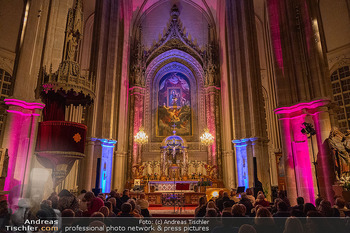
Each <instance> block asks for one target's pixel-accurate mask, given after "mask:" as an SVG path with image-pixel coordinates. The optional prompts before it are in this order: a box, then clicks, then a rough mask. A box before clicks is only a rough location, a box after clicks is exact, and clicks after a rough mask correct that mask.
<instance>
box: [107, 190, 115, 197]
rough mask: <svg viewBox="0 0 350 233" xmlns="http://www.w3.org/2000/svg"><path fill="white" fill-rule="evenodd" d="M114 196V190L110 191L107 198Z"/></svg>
mask: <svg viewBox="0 0 350 233" xmlns="http://www.w3.org/2000/svg"><path fill="white" fill-rule="evenodd" d="M116 194H117V192H116V191H114V190H112V191H110V192H109V196H110V197H115V196H116Z"/></svg>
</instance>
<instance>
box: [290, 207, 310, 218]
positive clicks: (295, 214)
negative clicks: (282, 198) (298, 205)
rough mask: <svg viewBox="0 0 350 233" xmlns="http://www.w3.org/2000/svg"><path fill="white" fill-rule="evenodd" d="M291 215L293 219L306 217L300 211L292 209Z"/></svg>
mask: <svg viewBox="0 0 350 233" xmlns="http://www.w3.org/2000/svg"><path fill="white" fill-rule="evenodd" d="M290 215H291V216H293V217H297V218H301V217H305V216H306V215H305V214H304V212H303V211H301V210H299V209H292V211H291V213H290Z"/></svg>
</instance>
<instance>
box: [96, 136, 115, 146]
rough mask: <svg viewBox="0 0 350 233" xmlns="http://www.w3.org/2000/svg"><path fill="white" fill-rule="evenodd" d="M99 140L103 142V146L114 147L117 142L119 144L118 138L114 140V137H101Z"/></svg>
mask: <svg viewBox="0 0 350 233" xmlns="http://www.w3.org/2000/svg"><path fill="white" fill-rule="evenodd" d="M98 140H99V141H100V142H101V146H103V147H113V148H114V146H115V144H117V140H113V139H103V138H100V139H98Z"/></svg>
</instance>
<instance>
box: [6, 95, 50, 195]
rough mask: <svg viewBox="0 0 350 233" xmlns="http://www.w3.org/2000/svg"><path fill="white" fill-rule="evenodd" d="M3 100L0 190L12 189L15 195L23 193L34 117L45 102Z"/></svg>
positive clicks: (34, 131) (32, 145)
mask: <svg viewBox="0 0 350 233" xmlns="http://www.w3.org/2000/svg"><path fill="white" fill-rule="evenodd" d="M4 101H5V104H6V105H8V106H9V109H8V110H7V112H8V113H7V114H8V115H7V119H6V127H5V131H4V139H3V144H2V147H3V148H8V155H9V163H8V172H7V177H6V180H5V187H4V190H5V191H11V190H12V189H14V191H15V193H16V194H15V195H19V196H21V197H23V196H24V194H25V191H26V190H25V185H26V184H28V181H29V180H28V179H29V173H30V168H31V165H30V162H31V160H32V156H33V154H34V150H35V142H36V134H37V128H38V119H39V116H40V114H41V110H42V109H43V108H44V106H45V105H44V104H42V103H28V102H25V101H22V100H17V99H5V100H4Z"/></svg>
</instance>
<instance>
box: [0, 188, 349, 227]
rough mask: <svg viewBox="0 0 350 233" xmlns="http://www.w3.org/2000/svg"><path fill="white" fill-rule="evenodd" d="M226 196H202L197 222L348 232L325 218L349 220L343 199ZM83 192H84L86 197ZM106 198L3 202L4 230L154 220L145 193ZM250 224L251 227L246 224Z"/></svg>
mask: <svg viewBox="0 0 350 233" xmlns="http://www.w3.org/2000/svg"><path fill="white" fill-rule="evenodd" d="M247 191H248V192H250V191H251V190H249V189H248V190H247ZM220 193H221V194H220V195H221V196H220V198H218V199H217V200H216V201H215V200H209V201H208V202H207V199H206V196H203V197H201V198H200V199H199V205H198V206H197V208H196V209H195V211H194V212H195V213H194V215H195V217H196V218H208V219H209V218H210V223H209V225H210V227H212V228H211V229H214V230H213V231H212V232H214V233H217V232H234V233H236V232H258V233H264V232H269V233H270V232H272V233H273V232H283V233H289V232H315V233H316V232H319V231H320V230H323V231H325V229H326V230H328V232H332V230H333V232H339V233H341V232H342V231H341V230H340V229H342V228H341V227H340V225H339V223H341V222H339V221H340V220H341V219H340V218H339V221H337V222H335V221H333V220H332V221H333V222H332V221H331V220H329V219H326V220H324V221H323V220H322V218H324V217H332V218H333V217H339V216H341V217H344V216H346V213H348V211H349V209H348V208H347V206H346V205H347V204H348V203H346V202H345V200H344V199H343V198H342V197H339V196H338V197H337V198H336V199H335V205H334V206H333V207H332V206H331V202H329V201H328V200H325V199H324V198H317V199H316V201H315V204H316V205H317V208H316V207H315V206H314V205H313V203H304V198H303V197H298V198H297V199H296V201H297V205H295V206H293V207H290V205H288V203H290V202H289V200H288V198H287V196H286V195H285V192H281V193H280V194H279V198H277V199H275V201H274V205H273V206H271V208H270V202H269V201H267V200H266V198H265V196H264V194H263V193H262V192H259V193H258V196H257V198H256V200H255V202H254V207H253V204H252V203H251V199H250V198H249V195H247V194H246V193H242V195H241V199H240V200H239V202H238V203H235V202H234V201H233V200H232V196H235V195H236V193H235V191H233V192H232V193H231V198H230V197H229V195H228V193H227V192H220ZM82 194H84V196H83V197H82ZM105 197H106V195H105V194H99V195H98V197H96V196H95V195H94V194H93V193H92V192H85V191H83V192H82V193H81V194H80V195H79V197H78V198H77V197H75V196H74V195H73V194H72V193H70V192H69V191H68V190H62V191H61V192H60V193H59V194H58V195H57V194H56V193H53V194H51V196H50V197H49V198H48V199H47V200H43V201H42V202H41V203H40V204H37V205H36V206H33V203H30V202H29V200H27V199H21V200H20V201H19V202H18V209H17V210H16V212H15V213H13V214H12V210H11V209H9V207H8V205H7V201H6V200H3V201H0V227H3V226H4V225H8V224H11V225H16V226H20V225H23V223H24V221H25V219H58V217H59V216H62V217H67V218H77V217H92V218H100V220H99V221H101V222H104V223H106V221H108V222H112V221H114V220H111V219H108V218H107V217H117V218H118V217H131V219H132V220H133V221H139V219H140V218H143V217H150V213H149V211H148V208H149V203H148V200H147V199H146V196H145V194H143V193H142V194H141V195H140V198H137V199H136V198H135V199H133V198H130V194H129V190H124V192H123V197H122V198H119V194H118V193H117V192H116V191H111V192H110V193H109V194H108V198H107V201H105V202H104V201H103V199H105ZM117 199H119V200H120V202H122V201H125V200H126V201H125V202H124V203H123V204H121V205H120V209H118V208H117ZM79 201H80V203H81V202H85V203H86V208H87V209H86V210H85V211H83V210H82V209H84V207H82V205H79ZM216 203H217V204H218V205H219V206H217V205H216ZM77 204H78V205H77ZM221 206H222V207H221ZM54 207H56V208H59V209H61V210H62V212H60V211H59V210H57V209H56V210H55V208H54ZM272 216H273V217H272ZM291 216H292V217H291ZM232 217H234V218H232ZM302 217H307V218H302ZM212 218H214V219H212ZM309 218H311V219H309ZM319 218H321V220H320V219H319ZM317 219H319V220H317ZM343 219H345V218H343ZM212 220H213V221H212ZM123 221H124V220H123ZM72 222H73V221H72ZM72 222H70V223H68V224H71V223H72ZM246 223H248V224H249V225H245V224H246ZM65 224H67V223H65ZM216 226H217V227H216ZM249 226H250V227H249ZM252 226H254V228H252Z"/></svg>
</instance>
